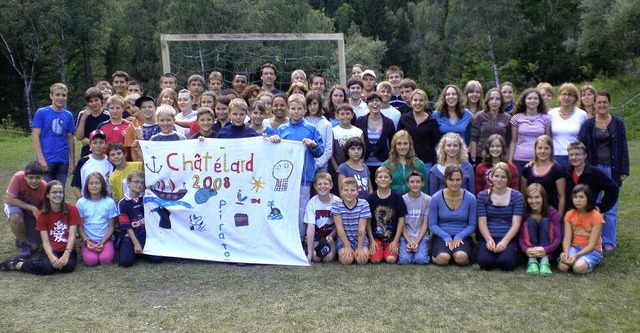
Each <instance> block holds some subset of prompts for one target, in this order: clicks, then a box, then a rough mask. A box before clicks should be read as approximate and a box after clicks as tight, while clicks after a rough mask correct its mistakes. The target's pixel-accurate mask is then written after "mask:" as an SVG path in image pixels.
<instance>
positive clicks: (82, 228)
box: [0, 64, 601, 274]
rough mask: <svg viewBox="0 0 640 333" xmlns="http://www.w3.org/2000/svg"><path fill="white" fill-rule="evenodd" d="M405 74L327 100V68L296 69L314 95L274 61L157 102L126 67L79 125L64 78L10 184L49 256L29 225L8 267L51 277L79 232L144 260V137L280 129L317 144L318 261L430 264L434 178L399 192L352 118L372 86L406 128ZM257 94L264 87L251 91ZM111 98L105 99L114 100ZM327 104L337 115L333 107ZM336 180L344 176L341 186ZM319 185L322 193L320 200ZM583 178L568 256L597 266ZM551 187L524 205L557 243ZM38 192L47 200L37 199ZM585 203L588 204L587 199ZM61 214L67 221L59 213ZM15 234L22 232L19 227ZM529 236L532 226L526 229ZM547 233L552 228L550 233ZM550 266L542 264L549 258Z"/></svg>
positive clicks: (309, 206) (416, 179)
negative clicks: (283, 82)
mask: <svg viewBox="0 0 640 333" xmlns="http://www.w3.org/2000/svg"><path fill="white" fill-rule="evenodd" d="M398 71H399V69H397V70H396V69H394V68H391V69H390V71H388V72H387V76H388V77H389V80H390V81H391V82H382V83H380V84H379V88H380V89H379V94H378V93H376V92H375V91H374V86H375V73H374V72H373V71H371V70H366V71H363V72H362V78H356V77H354V79H352V80H351V81H350V84H349V91H348V92H347V91H346V89H344V88H342V89H339V88H338V87H334V88H333V89H332V90H331V91H330V93H329V96H328V98H327V101H326V103H323V99H324V89H325V84H326V80H325V79H324V77H323V76H322V75H321V74H314V75H312V76H311V91H310V92H308V93H307V94H306V96H305V95H304V90H305V89H307V88H306V87H307V85H309V84H308V83H307V82H306V74H304V72H303V71H296V72H294V73H293V74H292V80H293V79H294V76H295V80H297V81H301V82H302V85H301V86H300V85H296V87H298V91H300V90H301V92H302V93H303V94H299V93H296V92H295V91H294V92H292V93H291V94H290V95H289V96H285V95H283V94H282V92H280V91H279V90H277V89H276V88H275V87H273V80H275V77H276V71H275V66H273V65H271V64H265V65H264V66H262V68H261V76H264V77H263V83H265V85H263V87H262V88H261V89H262V91H260V89H258V90H255V89H254V90H247V89H249V88H250V87H251V85H247V80H242V79H243V76H244V78H245V79H247V77H246V75H244V74H242V73H237V74H236V76H235V77H234V80H233V87H234V90H235V93H234V92H233V91H228V90H223V89H222V87H223V80H222V76H221V75H220V74H219V73H217V72H214V73H212V74H211V76H210V77H209V88H210V89H211V91H206V92H205V91H204V80H203V79H202V77H201V76H199V75H194V76H192V77H190V78H189V81H188V84H187V86H188V88H189V89H183V90H181V91H179V92H178V93H176V92H175V88H176V80H175V77H173V76H171V75H165V76H163V77H162V78H161V80H160V84H161V87H162V88H163V90H162V93H161V94H160V96H159V97H158V99H157V102H158V104H159V105H157V104H156V99H154V98H152V97H150V96H147V95H142V96H140V95H139V94H140V93H142V89H141V86H140V84H139V83H136V84H135V86H137V87H138V89H133V90H131V93H132V94H131V95H130V96H128V97H126V96H125V97H126V98H123V96H121V95H122V94H124V91H123V89H122V88H121V86H122V84H121V83H120V80H121V79H122V78H123V77H124V78H125V79H126V80H125V81H128V76H126V73H124V72H116V73H114V76H113V79H114V80H113V82H114V87H116V88H117V89H116V91H115V94H114V95H111V94H112V93H113V92H111V91H109V90H108V89H104V87H105V85H104V83H103V84H102V89H101V88H99V87H96V88H90V89H88V90H87V92H86V98H87V108H86V109H85V110H83V111H82V112H81V113H80V114H79V115H78V120H77V124H76V126H73V116H72V114H71V113H70V112H69V111H67V110H65V109H64V105H65V103H66V94H67V89H66V87H65V86H64V85H62V84H54V85H53V86H51V94H50V97H51V100H52V105H51V106H49V107H46V108H42V109H39V110H38V112H36V115H35V117H34V122H33V126H32V128H33V132H32V137H33V141H34V146H35V148H36V155H37V160H38V163H30V164H29V165H28V166H27V168H26V169H25V172H24V173H23V175H22V176H19V175H18V174H16V176H14V179H12V184H13V183H14V181H15V182H16V183H20V182H23V181H24V182H25V184H26V186H25V185H24V184H20V185H10V189H12V190H11V191H9V190H7V194H8V195H7V197H8V198H9V199H8V200H7V205H5V211H6V212H7V216H8V217H9V219H10V222H11V221H14V220H15V215H22V216H24V215H32V217H36V216H37V218H36V227H35V230H38V231H40V235H39V236H40V241H41V242H42V246H43V254H42V255H41V256H40V257H38V258H37V259H35V260H30V259H29V257H30V255H31V251H32V250H33V249H34V248H35V247H36V246H37V244H38V241H37V240H33V241H32V240H31V239H32V238H34V237H31V238H29V239H26V237H18V236H17V237H16V238H17V241H16V246H18V247H19V248H20V256H19V257H16V258H14V259H11V260H7V261H4V262H2V263H0V268H4V269H9V270H23V271H27V272H34V273H41V274H48V273H51V272H53V271H54V270H56V269H57V270H61V271H64V272H68V271H71V270H73V265H74V263H75V258H76V253H75V249H74V247H73V244H74V240H75V239H74V237H75V236H76V233H75V231H76V229H77V231H78V235H79V237H80V238H81V241H82V246H81V250H82V258H83V261H84V263H85V264H86V265H88V266H94V265H97V264H105V263H109V262H112V261H113V260H114V258H115V257H116V255H115V252H116V249H119V250H118V251H119V255H118V258H119V259H118V263H119V264H120V265H121V266H125V267H126V266H130V265H132V264H133V262H134V258H135V257H136V255H139V254H142V250H143V248H144V243H145V227H144V209H143V203H142V199H141V195H142V194H143V193H144V174H143V173H142V164H141V163H140V162H139V161H140V160H141V158H142V155H141V153H140V151H139V149H138V148H139V144H138V142H139V140H150V141H179V140H185V139H187V138H189V139H198V140H201V141H203V140H204V139H205V138H245V137H253V136H258V135H263V136H264V137H265V138H266V139H269V140H271V141H272V142H274V143H277V142H279V141H280V140H281V139H289V140H296V141H301V142H302V144H304V145H305V146H306V147H307V149H306V153H305V160H304V170H303V176H302V180H301V195H300V206H299V207H300V215H299V221H300V231H301V235H302V236H304V237H303V244H304V250H305V252H306V254H307V258H308V260H309V262H310V263H311V262H328V261H332V260H334V259H335V258H336V255H337V257H338V260H339V262H340V263H342V264H351V263H353V262H356V263H358V264H365V263H367V262H369V261H370V262H372V263H380V262H382V261H385V262H387V263H396V262H397V263H399V264H427V263H429V262H430V261H431V258H430V256H429V246H430V245H429V237H430V236H429V230H428V226H429V218H428V216H429V209H430V206H431V197H430V196H429V195H427V194H425V193H423V189H424V188H425V183H426V181H428V180H427V179H425V175H424V173H423V172H417V171H412V172H410V173H409V174H407V175H405V176H406V179H403V183H405V184H402V186H403V187H404V188H406V189H408V190H407V191H406V193H404V194H401V193H397V192H395V191H393V190H392V183H393V182H394V181H395V180H396V178H397V177H394V175H393V172H392V170H390V169H389V168H388V167H386V166H384V165H382V166H379V167H375V168H369V167H368V166H367V165H365V164H364V161H365V159H367V156H369V155H368V154H366V153H365V151H366V145H367V144H368V143H370V142H365V135H366V136H367V137H373V138H372V140H376V139H379V138H380V137H379V136H376V135H379V134H376V133H374V132H370V131H369V130H368V132H367V133H363V130H361V129H360V128H359V127H356V126H353V124H354V123H355V119H356V118H357V117H358V116H359V114H358V113H362V114H364V115H366V114H368V112H369V110H368V109H366V108H367V106H366V105H365V106H364V108H365V109H364V110H363V109H362V103H363V102H362V99H361V98H362V97H363V96H364V97H365V98H367V97H368V98H369V99H370V100H371V99H372V98H371V97H370V96H373V99H377V100H378V101H380V102H381V104H382V108H381V109H380V112H381V113H382V114H383V115H384V116H385V117H387V118H389V119H391V120H392V122H393V125H394V127H396V128H397V126H398V125H397V124H398V120H399V118H400V114H401V112H400V111H398V109H400V110H402V111H406V110H405V109H406V108H407V107H408V106H407V103H406V102H405V101H404V100H406V99H407V98H408V96H409V95H408V94H409V93H410V92H411V91H412V90H413V89H415V88H416V87H415V83H413V84H412V82H413V81H411V80H408V79H407V80H408V81H406V80H401V79H402V76H401V75H400V76H399V75H396V74H398ZM400 72H401V71H400ZM294 74H295V75H294ZM397 76H399V78H398V77H397ZM371 77H373V80H371ZM391 77H393V79H391ZM116 81H117V83H118V84H117V85H116ZM372 82H373V85H372ZM131 83H133V81H132V82H131ZM403 84H404V85H403ZM107 85H108V83H107ZM99 86H100V85H99ZM258 88H260V87H258ZM405 88H406V89H405ZM407 90H408V91H407ZM247 91H253V92H255V93H250V94H246V92H247ZM225 92H226V93H225ZM135 93H138V95H135ZM238 93H243V94H242V95H243V97H244V98H237V97H238ZM107 95H111V96H107ZM334 95H335V98H334ZM401 95H402V96H401ZM405 95H407V96H405ZM334 99H335V100H334ZM102 100H104V101H105V107H104V108H103V106H102V102H101V101H102ZM425 102H426V101H425ZM323 104H325V107H324V112H323V108H322V105H323ZM393 106H396V107H397V109H396V108H394V107H393ZM371 107H374V108H375V107H378V105H377V104H376V105H374V106H371ZM371 107H369V109H370V108H371ZM327 110H330V111H332V112H329V113H327ZM376 110H378V109H376ZM409 110H410V108H409ZM356 111H357V112H356ZM332 125H335V126H332ZM74 134H75V137H76V138H77V139H78V140H79V141H80V142H81V143H82V144H83V149H82V155H83V157H82V158H81V159H80V160H79V161H78V162H77V164H76V163H75V156H74V153H73V152H74V151H75V149H74V143H73V136H74ZM105 149H106V153H105ZM379 162H380V163H381V164H382V162H385V161H382V160H381V161H379ZM74 171H75V172H74ZM67 174H73V175H74V177H73V180H72V182H71V185H72V187H73V190H74V194H75V195H76V198H77V199H78V201H77V203H76V205H72V204H70V203H65V198H64V191H62V192H61V191H60V188H62V189H63V186H64V184H65V181H66V175H67ZM20 177H22V178H20ZM25 177H27V178H28V177H32V178H34V179H36V180H38V181H35V180H33V181H29V179H27V178H25ZM372 177H373V182H372V181H371V179H370V178H372ZM42 178H44V181H46V182H47V183H46V185H45V183H44V182H43V180H42ZM25 179H26V180H25ZM56 179H57V180H58V181H59V182H56V181H55V180H56ZM335 183H337V184H338V186H337V188H336V189H334V184H335ZM312 184H313V189H314V192H315V193H317V195H315V196H313V197H312V198H310V195H311V192H312V191H311V185H312ZM18 188H20V190H17V189H18ZM43 188H44V190H43ZM576 189H578V190H580V189H581V191H578V192H576V194H575V196H574V207H576V210H575V212H574V211H571V212H570V213H572V214H569V213H568V214H567V218H565V222H566V224H565V225H566V227H565V231H564V233H565V241H564V242H563V252H562V254H561V255H560V263H559V266H558V267H559V268H560V269H561V270H568V269H569V267H572V268H573V270H574V271H575V272H578V273H585V272H587V271H590V269H592V268H593V266H594V265H595V264H597V262H596V260H595V259H597V258H595V259H593V257H597V256H596V254H594V251H596V252H597V247H598V246H597V244H592V243H593V241H592V240H593V239H596V238H598V237H599V236H598V232H599V229H598V225H600V227H601V224H600V222H599V221H598V220H597V219H595V216H593V214H592V211H593V209H592V205H591V203H593V196H591V197H590V192H589V189H588V188H586V189H585V188H583V187H576ZM23 190H24V191H23ZM16 191H17V192H16ZM21 191H23V192H24V193H23V192H21ZM60 192H61V193H60ZM540 192H541V191H538V192H535V193H538V196H539V197H542V201H543V202H542V203H539V204H536V203H537V202H538V201H540V200H538V201H536V200H537V199H532V198H534V197H535V195H533V196H530V197H527V202H529V206H527V207H528V208H527V209H530V211H527V215H526V216H528V219H527V221H530V222H529V223H528V224H527V225H528V227H527V228H531V230H533V229H534V228H536V227H537V228H538V229H540V228H542V229H545V227H540V226H541V225H546V226H547V230H551V232H547V234H548V233H550V234H552V236H553V237H551V238H553V241H552V242H557V239H558V238H557V237H559V235H560V233H559V232H557V231H556V230H555V224H553V223H551V224H550V223H549V221H548V220H549V219H548V218H547V216H546V214H547V213H548V212H549V210H548V209H547V210H545V207H546V206H545V204H546V203H545V199H544V195H543V194H542V195H541V194H540ZM574 192H575V190H574ZM333 193H339V195H340V196H339V197H338V196H336V195H334V194H333ZM38 195H41V196H42V198H44V200H41V202H38V201H37V200H33V198H35V197H37V196H38ZM536 198H537V197H536ZM31 201H33V202H32V203H30V204H27V202H31ZM576 202H577V203H576ZM581 202H584V203H585V204H584V205H581V204H580V203H581ZM40 207H43V208H42V211H40V212H38V211H39V208H40ZM17 211H20V212H19V213H17ZM23 220H25V219H24V218H23ZM53 220H56V221H54V222H51V221H53ZM544 221H546V222H544ZM544 223H547V224H544ZM14 224H15V225H18V224H20V223H18V222H15V223H14V222H11V225H12V231H13V229H14V228H13V226H14ZM523 225H524V224H523ZM591 225H593V227H592V226H591ZM78 226H79V227H78ZM16 229H19V228H18V227H16ZM527 230H529V229H527ZM14 234H16V235H18V234H20V235H22V234H24V233H20V230H18V233H16V232H15V231H14ZM531 234H533V232H529V233H527V235H529V236H531ZM537 234H538V233H537V231H536V235H537ZM114 235H117V236H114ZM585 235H586V236H585ZM574 236H575V237H574ZM585 237H586V238H585ZM35 238H37V237H35ZM534 238H535V237H529V238H527V239H526V240H524V241H522V242H521V245H523V244H524V245H527V246H525V247H526V249H525V250H524V251H525V253H526V254H527V256H528V257H529V258H534V259H536V260H537V259H540V261H541V262H540V265H542V264H543V263H548V258H549V254H550V251H549V250H550V249H549V248H546V249H545V250H544V251H542V250H540V249H539V248H540V247H544V246H548V245H549V244H546V245H545V244H543V243H541V242H539V241H538V240H536V239H534ZM548 238H549V237H548V235H547V237H546V238H545V239H548ZM45 243H46V245H45ZM27 247H28V248H29V249H28V250H27ZM529 248H531V249H529ZM600 252H601V251H600ZM542 254H544V255H542ZM146 257H147V259H148V260H150V261H153V262H157V261H162V258H161V257H155V256H146ZM71 258H73V259H71ZM600 258H601V256H600ZM591 259H593V260H591ZM585 265H586V266H585ZM34 267H35V268H34ZM585 267H586V268H585ZM538 272H539V273H541V274H542V268H539V269H538Z"/></svg>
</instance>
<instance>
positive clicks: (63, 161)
mask: <svg viewBox="0 0 640 333" xmlns="http://www.w3.org/2000/svg"><path fill="white" fill-rule="evenodd" d="M49 91H50V92H49V97H50V98H51V105H49V106H45V107H42V108H40V109H38V111H36V114H35V115H34V116H33V122H32V123H31V139H32V140H33V146H34V148H35V150H36V157H37V161H38V162H40V164H41V165H42V167H43V168H44V170H45V174H44V180H45V181H46V182H47V183H48V182H50V181H51V180H59V181H60V182H61V183H62V185H64V184H65V183H66V181H67V175H71V174H73V168H74V164H75V159H76V158H75V151H76V149H75V143H74V141H73V134H74V133H75V125H74V122H73V114H72V113H71V112H69V111H67V110H66V109H65V108H64V107H65V104H66V103H67V91H68V90H67V86H65V85H64V84H62V83H54V84H53V85H51V88H49Z"/></svg>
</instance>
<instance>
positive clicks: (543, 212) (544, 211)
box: [523, 183, 549, 217]
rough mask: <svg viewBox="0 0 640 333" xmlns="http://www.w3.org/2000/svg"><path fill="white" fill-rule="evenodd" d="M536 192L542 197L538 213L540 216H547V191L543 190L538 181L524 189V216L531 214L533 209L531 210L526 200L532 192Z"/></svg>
mask: <svg viewBox="0 0 640 333" xmlns="http://www.w3.org/2000/svg"><path fill="white" fill-rule="evenodd" d="M534 192H538V193H540V196H541V197H542V205H541V206H540V215H541V216H542V217H545V216H547V214H549V199H548V198H547V191H545V190H544V187H542V185H540V184H538V183H533V184H531V185H529V187H527V188H526V189H525V190H524V193H523V194H524V213H525V215H526V216H531V215H532V214H533V210H531V206H529V201H528V200H527V199H528V198H529V197H530V196H531V194H532V193H534Z"/></svg>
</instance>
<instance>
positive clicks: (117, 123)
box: [98, 95, 131, 157]
mask: <svg viewBox="0 0 640 333" xmlns="http://www.w3.org/2000/svg"><path fill="white" fill-rule="evenodd" d="M124 107H125V102H124V98H122V97H120V96H119V95H113V96H111V97H109V99H108V100H107V109H108V110H109V115H110V116H111V118H110V119H109V120H107V121H105V122H102V123H101V124H100V125H98V129H99V130H101V131H103V132H104V134H105V135H106V136H107V145H109V144H111V143H113V142H120V143H122V144H124V137H125V135H126V133H127V128H128V127H129V124H131V123H130V122H129V121H128V120H126V119H123V118H122V114H123V112H124ZM127 156H128V157H129V156H130V155H127Z"/></svg>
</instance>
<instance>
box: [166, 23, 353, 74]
mask: <svg viewBox="0 0 640 333" xmlns="http://www.w3.org/2000/svg"><path fill="white" fill-rule="evenodd" d="M207 41H213V42H243V41H253V42H255V41H257V42H271V41H292V42H297V41H335V42H336V43H337V44H338V45H337V46H338V48H337V49H338V52H337V58H338V59H337V60H338V68H339V80H340V84H341V85H342V86H346V83H347V65H346V60H345V47H344V35H343V34H341V33H326V34H325V33H323V34H307V33H295V34H163V35H160V45H161V51H162V71H163V74H164V73H171V58H170V52H169V42H207ZM308 74H310V73H308ZM205 79H206V77H205Z"/></svg>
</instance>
